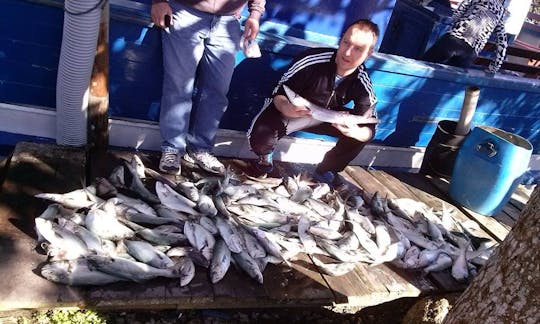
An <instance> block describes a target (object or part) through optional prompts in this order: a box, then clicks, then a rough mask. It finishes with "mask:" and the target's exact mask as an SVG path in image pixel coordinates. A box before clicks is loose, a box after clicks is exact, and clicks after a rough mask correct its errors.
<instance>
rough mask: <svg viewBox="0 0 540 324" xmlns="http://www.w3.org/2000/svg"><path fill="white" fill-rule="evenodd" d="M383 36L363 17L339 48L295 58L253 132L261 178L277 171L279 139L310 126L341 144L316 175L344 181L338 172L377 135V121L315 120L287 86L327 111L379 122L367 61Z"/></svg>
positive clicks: (250, 136)
mask: <svg viewBox="0 0 540 324" xmlns="http://www.w3.org/2000/svg"><path fill="white" fill-rule="evenodd" d="M378 35H379V29H378V27H377V25H376V24H374V23H373V22H371V21H369V20H366V19H360V20H358V21H355V22H354V23H352V24H351V25H349V26H348V27H347V29H346V31H345V33H344V34H343V36H342V37H341V40H340V42H339V47H338V49H337V50H336V49H334V48H312V49H309V50H307V51H305V52H304V53H302V54H301V55H300V56H299V57H297V58H296V59H295V60H294V61H293V63H292V65H291V66H290V68H289V69H288V71H287V72H286V73H285V74H284V75H283V76H282V78H281V80H280V81H279V82H278V84H277V86H276V87H275V89H274V91H273V93H272V97H271V98H268V99H267V100H266V101H265V104H264V106H263V108H262V110H261V112H260V113H259V114H258V115H257V116H256V117H255V118H254V120H253V122H252V125H251V127H250V129H249V131H248V139H249V144H250V146H251V150H252V151H253V152H254V153H255V154H257V155H258V156H259V158H258V160H257V161H256V162H254V165H253V169H254V171H255V172H258V173H259V174H258V175H259V176H260V175H263V174H265V173H266V174H267V173H270V172H271V171H272V168H273V165H272V154H273V151H274V149H275V147H276V145H277V143H278V141H279V139H281V138H282V137H283V136H285V135H288V134H290V133H293V132H295V131H299V130H307V131H310V132H313V133H319V134H325V135H330V136H334V137H337V139H338V140H337V143H336V145H335V146H334V147H333V148H332V149H331V150H330V151H328V152H327V153H326V155H325V156H324V159H323V160H322V162H321V163H319V165H318V166H317V168H316V170H315V173H314V175H313V178H314V179H315V180H317V181H319V182H326V183H328V184H330V185H333V186H337V185H339V184H338V183H336V182H337V180H338V179H339V177H338V176H337V173H338V172H340V171H342V170H343V169H344V168H345V167H346V166H347V165H348V164H349V163H350V162H351V161H352V160H353V159H354V158H355V157H356V156H357V155H358V153H360V151H361V150H362V149H363V148H364V146H365V145H366V144H367V143H368V142H369V141H370V140H371V139H372V138H373V136H374V134H375V127H376V124H374V123H366V124H364V123H360V124H354V123H336V122H333V120H328V121H321V120H318V119H315V117H316V116H315V114H314V113H313V114H312V111H311V110H310V109H309V108H308V107H306V106H304V105H294V104H293V102H296V101H295V100H292V98H289V97H288V96H287V93H286V92H285V89H286V87H288V88H289V89H290V90H292V91H293V92H294V93H295V95H298V96H300V97H302V98H304V99H306V100H307V101H308V102H309V103H311V104H313V105H316V106H319V107H322V108H323V109H329V110H332V111H341V112H343V114H347V113H350V114H351V115H357V116H354V117H358V115H360V116H363V117H366V120H373V118H369V117H376V111H375V102H376V99H375V94H374V92H373V87H372V84H371V80H370V78H369V76H368V74H367V72H366V69H365V66H364V62H365V61H366V59H367V58H368V57H369V56H370V55H371V53H373V48H374V46H375V43H376V42H377V37H378ZM284 86H286V87H284ZM290 99H291V100H290ZM291 101H292V102H291ZM351 103H352V104H353V107H352V109H351V108H350V106H351ZM346 107H349V108H346ZM347 116H348V115H347ZM340 120H341V118H340Z"/></svg>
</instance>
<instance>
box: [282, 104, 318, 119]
mask: <svg viewBox="0 0 540 324" xmlns="http://www.w3.org/2000/svg"><path fill="white" fill-rule="evenodd" d="M279 110H280V111H281V113H282V114H283V115H285V116H286V117H290V118H298V117H307V116H311V111H310V110H309V109H308V108H307V107H306V106H295V105H293V104H292V103H290V102H289V103H287V104H284V105H282V106H281V109H279Z"/></svg>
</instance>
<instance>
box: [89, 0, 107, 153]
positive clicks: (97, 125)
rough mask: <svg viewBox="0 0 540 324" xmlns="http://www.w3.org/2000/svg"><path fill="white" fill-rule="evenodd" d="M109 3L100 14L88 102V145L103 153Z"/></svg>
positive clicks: (105, 142) (105, 138) (104, 144)
mask: <svg viewBox="0 0 540 324" xmlns="http://www.w3.org/2000/svg"><path fill="white" fill-rule="evenodd" d="M108 85H109V2H108V1H105V4H104V7H103V11H102V14H101V23H100V28H99V36H98V44H97V50H96V57H95V61H94V67H93V69H92V76H91V78H90V98H89V102H88V144H89V148H90V149H92V150H98V151H105V150H106V148H107V146H108V144H109V116H108V113H107V111H108V108H109V90H108Z"/></svg>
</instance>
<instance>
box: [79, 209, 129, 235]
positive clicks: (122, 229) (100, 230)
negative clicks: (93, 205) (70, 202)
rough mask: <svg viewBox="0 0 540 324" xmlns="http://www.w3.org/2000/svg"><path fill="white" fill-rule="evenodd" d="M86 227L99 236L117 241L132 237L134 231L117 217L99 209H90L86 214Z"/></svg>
mask: <svg viewBox="0 0 540 324" xmlns="http://www.w3.org/2000/svg"><path fill="white" fill-rule="evenodd" d="M86 228H88V229H89V230H90V231H91V232H92V233H94V234H96V235H97V236H99V237H100V238H103V239H107V240H113V241H119V240H121V239H125V238H128V237H133V236H134V235H135V232H133V230H131V229H130V228H128V227H127V226H125V225H123V224H122V223H120V222H119V221H118V219H117V218H116V217H115V216H113V215H111V214H109V213H107V212H105V211H103V210H101V209H91V210H90V211H88V214H87V215H86Z"/></svg>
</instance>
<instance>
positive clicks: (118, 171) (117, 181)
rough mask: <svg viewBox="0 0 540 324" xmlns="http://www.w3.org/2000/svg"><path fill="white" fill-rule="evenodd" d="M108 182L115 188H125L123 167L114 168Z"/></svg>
mask: <svg viewBox="0 0 540 324" xmlns="http://www.w3.org/2000/svg"><path fill="white" fill-rule="evenodd" d="M108 180H109V182H110V183H111V184H112V185H113V186H115V187H116V188H125V187H126V181H125V172H124V166H123V165H119V166H117V167H115V168H114V169H113V171H112V172H111V174H110V175H109V179H108Z"/></svg>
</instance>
